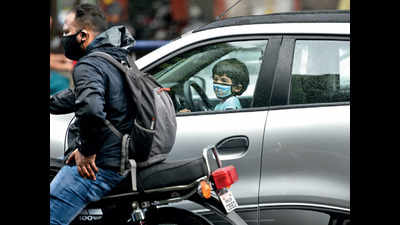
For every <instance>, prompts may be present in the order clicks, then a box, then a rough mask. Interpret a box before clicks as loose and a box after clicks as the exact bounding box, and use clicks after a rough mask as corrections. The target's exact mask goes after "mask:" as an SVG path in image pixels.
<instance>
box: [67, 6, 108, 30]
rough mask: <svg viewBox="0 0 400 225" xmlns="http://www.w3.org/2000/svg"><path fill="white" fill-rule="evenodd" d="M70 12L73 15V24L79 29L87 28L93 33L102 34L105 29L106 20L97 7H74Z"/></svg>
mask: <svg viewBox="0 0 400 225" xmlns="http://www.w3.org/2000/svg"><path fill="white" fill-rule="evenodd" d="M72 12H74V13H75V23H76V24H77V25H78V26H80V28H88V29H91V30H93V31H94V32H99V33H101V32H103V31H105V30H106V29H107V26H108V24H107V20H106V17H105V16H104V12H103V11H102V10H101V9H100V7H99V6H97V5H93V4H87V3H83V4H79V5H76V6H75V7H74V8H73V9H72Z"/></svg>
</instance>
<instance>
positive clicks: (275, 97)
mask: <svg viewBox="0 0 400 225" xmlns="http://www.w3.org/2000/svg"><path fill="white" fill-rule="evenodd" d="M297 40H318V41H321V40H322V41H350V36H349V35H284V36H283V40H282V45H281V49H280V51H279V60H278V64H277V65H276V71H275V75H274V76H275V77H276V80H275V82H274V86H273V93H272V100H271V106H277V107H279V106H287V105H289V97H290V96H289V94H290V84H291V79H292V66H293V60H294V59H293V58H294V50H295V47H296V41H297ZM335 103H336V102H334V103H331V104H329V103H312V104H311V103H310V104H295V105H290V106H291V107H293V108H298V107H305V106H307V105H312V106H327V105H332V104H335ZM346 103H347V104H350V101H346Z"/></svg>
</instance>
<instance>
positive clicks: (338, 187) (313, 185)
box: [259, 105, 350, 208]
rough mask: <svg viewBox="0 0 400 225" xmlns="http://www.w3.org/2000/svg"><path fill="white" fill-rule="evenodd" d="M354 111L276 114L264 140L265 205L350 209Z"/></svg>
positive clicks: (271, 115) (332, 109)
mask: <svg viewBox="0 0 400 225" xmlns="http://www.w3.org/2000/svg"><path fill="white" fill-rule="evenodd" d="M349 125H350V106H348V105H347V106H346V105H345V106H325V107H309V108H291V109H275V110H271V111H270V112H269V116H268V119H267V126H266V132H265V138H264V140H265V141H264V146H263V153H262V154H263V157H262V176H261V182H260V202H259V203H260V204H264V203H274V202H287V201H289V202H290V201H297V202H304V203H317V204H330V205H333V206H338V207H343V208H349V207H350V174H349V171H350V146H349V143H350V126H349Z"/></svg>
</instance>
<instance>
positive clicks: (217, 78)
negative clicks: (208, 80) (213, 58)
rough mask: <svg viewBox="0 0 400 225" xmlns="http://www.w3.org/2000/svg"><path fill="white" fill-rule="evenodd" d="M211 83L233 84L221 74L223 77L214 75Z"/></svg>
mask: <svg viewBox="0 0 400 225" xmlns="http://www.w3.org/2000/svg"><path fill="white" fill-rule="evenodd" d="M213 81H214V83H218V84H226V85H232V84H233V83H232V79H231V78H230V77H228V76H227V75H226V74H223V75H218V74H214V76H213Z"/></svg>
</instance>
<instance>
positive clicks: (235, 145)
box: [216, 135, 249, 160]
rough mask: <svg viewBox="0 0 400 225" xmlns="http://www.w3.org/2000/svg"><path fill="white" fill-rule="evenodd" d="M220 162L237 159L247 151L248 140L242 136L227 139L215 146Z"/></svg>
mask: <svg viewBox="0 0 400 225" xmlns="http://www.w3.org/2000/svg"><path fill="white" fill-rule="evenodd" d="M216 147H217V150H218V154H219V155H220V157H221V160H229V159H237V158H241V157H243V156H244V155H245V153H246V152H247V151H248V149H249V138H248V137H247V136H244V135H238V136H230V137H227V138H225V139H223V140H221V141H220V142H218V144H217V145H216Z"/></svg>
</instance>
